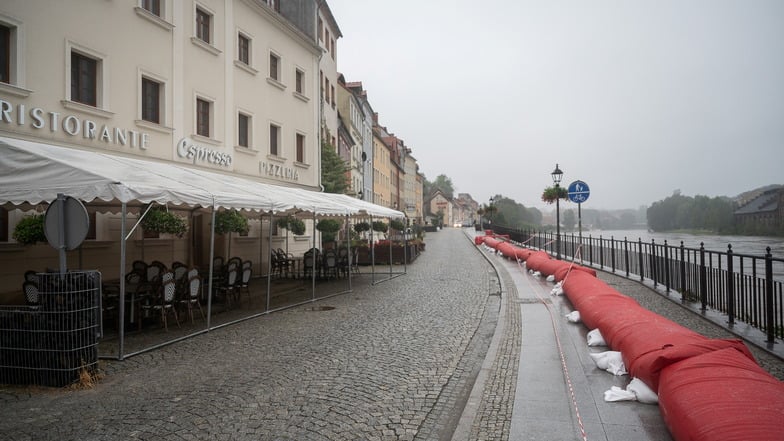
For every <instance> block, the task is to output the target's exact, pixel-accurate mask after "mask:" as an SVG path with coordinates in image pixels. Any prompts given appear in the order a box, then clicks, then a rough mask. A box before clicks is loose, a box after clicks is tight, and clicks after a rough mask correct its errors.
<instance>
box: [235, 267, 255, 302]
mask: <svg viewBox="0 0 784 441" xmlns="http://www.w3.org/2000/svg"><path fill="white" fill-rule="evenodd" d="M246 263H250V261H246ZM252 273H253V270H252V269H251V267H250V266H245V265H243V269H242V277H241V278H240V279H239V282H238V283H237V297H238V298H239V297H242V291H245V292H246V293H247V294H248V298H250V277H251V275H252Z"/></svg>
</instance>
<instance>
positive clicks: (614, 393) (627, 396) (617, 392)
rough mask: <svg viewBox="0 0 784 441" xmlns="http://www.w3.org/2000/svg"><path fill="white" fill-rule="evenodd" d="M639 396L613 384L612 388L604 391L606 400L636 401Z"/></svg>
mask: <svg viewBox="0 0 784 441" xmlns="http://www.w3.org/2000/svg"><path fill="white" fill-rule="evenodd" d="M636 400H637V397H636V396H635V395H634V392H629V391H626V390H623V389H621V388H620V387H618V386H613V387H611V388H610V390H607V391H604V401H608V402H614V401H636Z"/></svg>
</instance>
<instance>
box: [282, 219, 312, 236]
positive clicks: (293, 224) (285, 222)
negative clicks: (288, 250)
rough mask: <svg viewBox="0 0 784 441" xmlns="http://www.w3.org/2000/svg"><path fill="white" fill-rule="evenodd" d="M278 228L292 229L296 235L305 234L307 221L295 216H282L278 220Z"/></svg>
mask: <svg viewBox="0 0 784 441" xmlns="http://www.w3.org/2000/svg"><path fill="white" fill-rule="evenodd" d="M277 225H278V228H284V229H286V230H288V231H291V233H292V234H294V235H295V236H302V235H303V234H305V229H306V228H305V222H304V221H303V220H302V219H298V218H296V217H293V216H287V217H282V218H280V219H278V220H277Z"/></svg>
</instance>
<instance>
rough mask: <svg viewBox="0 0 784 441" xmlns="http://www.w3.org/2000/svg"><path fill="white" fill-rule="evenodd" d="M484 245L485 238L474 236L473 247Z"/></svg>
mask: <svg viewBox="0 0 784 441" xmlns="http://www.w3.org/2000/svg"><path fill="white" fill-rule="evenodd" d="M483 243H485V236H474V245H482V244H483Z"/></svg>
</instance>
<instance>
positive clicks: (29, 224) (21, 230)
mask: <svg viewBox="0 0 784 441" xmlns="http://www.w3.org/2000/svg"><path fill="white" fill-rule="evenodd" d="M12 237H13V238H14V240H15V241H17V242H19V243H21V244H22V245H33V244H35V243H36V242H46V234H45V233H44V215H43V214H34V215H32V216H25V217H24V218H22V220H20V221H19V223H18V224H16V227H14V232H13V234H12Z"/></svg>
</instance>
